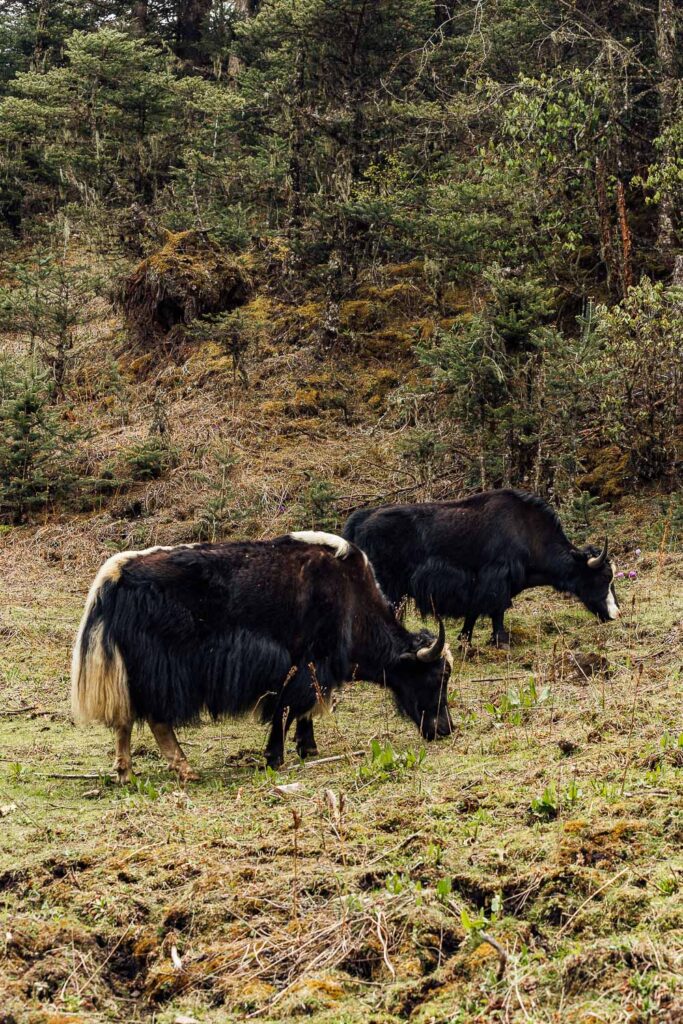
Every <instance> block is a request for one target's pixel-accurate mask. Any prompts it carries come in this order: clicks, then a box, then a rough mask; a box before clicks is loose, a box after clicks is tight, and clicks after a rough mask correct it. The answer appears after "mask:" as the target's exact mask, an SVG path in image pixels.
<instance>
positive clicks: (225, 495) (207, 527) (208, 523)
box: [193, 449, 242, 543]
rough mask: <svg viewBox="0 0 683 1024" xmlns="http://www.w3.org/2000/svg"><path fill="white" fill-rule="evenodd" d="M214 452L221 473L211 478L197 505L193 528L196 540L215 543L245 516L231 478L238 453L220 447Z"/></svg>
mask: <svg viewBox="0 0 683 1024" xmlns="http://www.w3.org/2000/svg"><path fill="white" fill-rule="evenodd" d="M214 456H215V460H216V463H217V466H218V473H217V475H216V476H215V477H213V478H212V479H210V480H209V481H208V482H209V488H210V489H209V491H208V493H207V494H205V496H204V498H203V500H202V501H201V503H200V504H199V505H198V506H197V509H196V519H195V523H194V531H193V532H194V537H195V539H196V540H208V541H210V542H211V543H213V542H215V541H217V540H220V539H221V538H223V537H224V536H225V535H226V533H228V532H229V530H230V527H231V526H234V525H235V524H236V523H237V522H238V521H239V519H240V518H241V517H242V513H241V511H240V509H239V508H238V506H237V502H236V500H235V493H234V489H233V485H232V482H231V480H230V475H231V474H232V471H233V469H234V468H235V466H236V465H237V457H236V456H235V454H234V453H233V452H232V451H230V450H228V449H219V450H218V451H217V452H215V453H214Z"/></svg>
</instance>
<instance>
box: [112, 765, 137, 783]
mask: <svg viewBox="0 0 683 1024" xmlns="http://www.w3.org/2000/svg"><path fill="white" fill-rule="evenodd" d="M114 771H115V772H116V781H117V783H118V785H119V786H127V785H128V783H129V782H130V777H131V775H132V774H133V766H132V765H130V764H129V765H125V766H122V765H118V764H115V765H114Z"/></svg>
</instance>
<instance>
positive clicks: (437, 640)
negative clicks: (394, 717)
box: [386, 619, 453, 740]
mask: <svg viewBox="0 0 683 1024" xmlns="http://www.w3.org/2000/svg"><path fill="white" fill-rule="evenodd" d="M405 637H406V641H407V643H406V650H404V651H403V652H402V653H401V654H400V655H399V657H398V658H397V659H396V660H395V661H394V662H393V663H392V664H391V665H390V666H389V667H388V668H387V669H386V681H387V685H388V686H389V688H390V690H391V691H392V692H393V694H394V696H395V698H396V703H397V704H398V707H399V710H400V711H401V712H402V713H403V714H405V715H407V716H408V718H411V719H412V720H413V722H415V725H416V726H417V727H418V729H419V730H420V734H421V735H422V736H424V738H425V739H427V740H434V739H436V738H437V736H448V735H450V733H452V732H453V723H452V722H451V716H450V714H449V711H448V678H449V676H450V674H451V664H452V659H451V656H450V652H449V650H448V648H447V646H446V629H445V627H444V624H443V622H442V621H441V619H439V635H438V636H437V637H435V636H433V634H432V633H429V632H427V631H426V630H421V631H420V632H419V633H407V632H406V633H405Z"/></svg>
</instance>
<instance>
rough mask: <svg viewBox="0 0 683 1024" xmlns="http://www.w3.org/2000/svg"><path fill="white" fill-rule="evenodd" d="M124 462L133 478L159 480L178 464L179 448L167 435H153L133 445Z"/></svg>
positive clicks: (128, 450)
mask: <svg viewBox="0 0 683 1024" xmlns="http://www.w3.org/2000/svg"><path fill="white" fill-rule="evenodd" d="M123 462H124V465H125V467H126V469H127V471H128V473H129V474H130V476H131V479H133V480H136V481H142V480H158V479H159V478H160V477H163V476H166V475H167V474H168V473H169V472H170V470H171V469H173V468H174V466H177V465H178V450H177V448H175V447H174V446H173V445H172V444H171V443H170V442H169V441H168V440H167V439H166V438H165V437H159V436H156V435H152V436H151V437H148V438H146V439H145V440H144V441H139V442H137V444H133V445H131V446H130V448H128V449H127V450H126V451H125V452H124V455H123Z"/></svg>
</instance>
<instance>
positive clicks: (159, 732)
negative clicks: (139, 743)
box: [147, 719, 199, 782]
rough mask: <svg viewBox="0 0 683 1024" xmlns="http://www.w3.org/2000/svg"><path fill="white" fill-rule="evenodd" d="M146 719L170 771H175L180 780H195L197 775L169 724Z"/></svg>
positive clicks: (197, 777)
mask: <svg viewBox="0 0 683 1024" xmlns="http://www.w3.org/2000/svg"><path fill="white" fill-rule="evenodd" d="M147 721H148V725H149V727H150V729H151V730H152V732H153V733H154V739H155V740H156V741H157V743H158V745H159V750H160V751H161V753H162V754H163V756H164V757H165V758H166V760H167V761H168V767H169V768H170V769H171V771H172V772H177V774H178V778H179V779H180V780H181V782H197V781H198V779H199V775H198V774H197V772H195V771H193V770H192V768H190V765H189V762H188V760H187V758H186V757H185V752H184V750H183V748H182V747H181V746H180V744H179V743H178V737H177V736H176V734H175V732H174V731H173V729H172V728H171V726H170V725H165V724H164V723H163V722H152V721H151V719H148V720H147Z"/></svg>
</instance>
